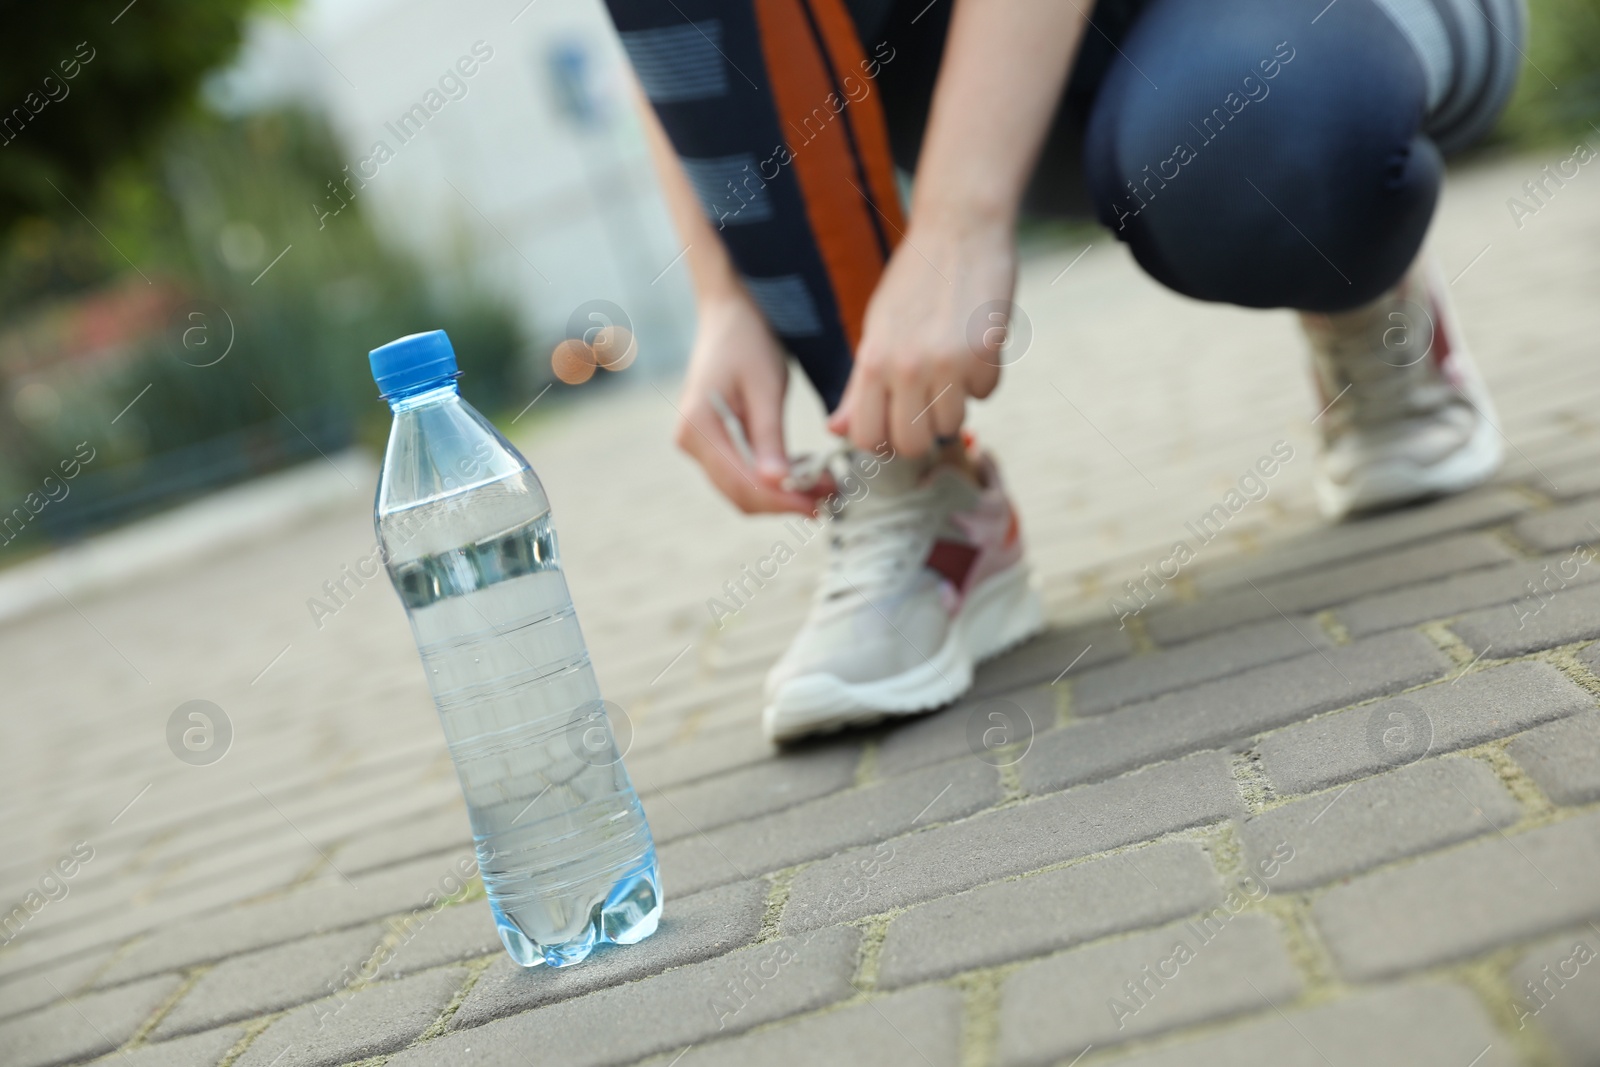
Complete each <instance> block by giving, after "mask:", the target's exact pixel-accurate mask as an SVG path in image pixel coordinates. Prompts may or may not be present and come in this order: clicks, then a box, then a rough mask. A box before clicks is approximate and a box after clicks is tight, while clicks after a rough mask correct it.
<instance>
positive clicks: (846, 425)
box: [828, 374, 861, 437]
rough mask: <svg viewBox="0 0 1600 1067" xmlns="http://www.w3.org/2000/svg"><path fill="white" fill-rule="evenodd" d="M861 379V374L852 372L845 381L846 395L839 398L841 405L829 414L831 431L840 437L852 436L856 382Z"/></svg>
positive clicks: (829, 430)
mask: <svg viewBox="0 0 1600 1067" xmlns="http://www.w3.org/2000/svg"><path fill="white" fill-rule="evenodd" d="M860 380H861V376H860V375H858V374H852V375H850V377H849V379H848V380H847V381H846V382H845V383H844V395H843V396H841V397H840V398H839V406H838V407H836V408H834V409H833V413H832V414H831V415H829V416H828V432H829V433H833V434H838V435H839V436H840V437H848V436H850V410H851V407H852V405H854V403H855V395H856V383H857V382H858V381H860Z"/></svg>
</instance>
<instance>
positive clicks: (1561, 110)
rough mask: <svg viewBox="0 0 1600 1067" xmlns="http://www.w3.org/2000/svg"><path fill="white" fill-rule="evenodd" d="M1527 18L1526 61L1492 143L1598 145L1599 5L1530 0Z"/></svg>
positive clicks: (1591, 0) (1585, 0) (1598, 1)
mask: <svg viewBox="0 0 1600 1067" xmlns="http://www.w3.org/2000/svg"><path fill="white" fill-rule="evenodd" d="M1528 14H1529V26H1528V45H1527V58H1528V62H1527V63H1526V64H1524V66H1523V70H1522V78H1521V81H1519V82H1518V83H1517V92H1516V95H1515V96H1513V97H1512V99H1511V103H1510V104H1509V105H1508V106H1507V107H1506V111H1505V115H1504V116H1503V117H1502V118H1501V120H1500V123H1499V125H1498V126H1497V127H1496V129H1495V133H1494V135H1493V137H1492V138H1491V143H1493V144H1501V145H1512V146H1515V147H1519V148H1543V147H1547V146H1549V145H1552V144H1557V143H1564V144H1566V145H1567V146H1568V147H1570V146H1571V144H1572V140H1573V138H1590V137H1593V138H1594V142H1592V143H1600V132H1597V131H1596V130H1595V129H1594V127H1593V126H1592V125H1591V123H1597V122H1600V0H1528Z"/></svg>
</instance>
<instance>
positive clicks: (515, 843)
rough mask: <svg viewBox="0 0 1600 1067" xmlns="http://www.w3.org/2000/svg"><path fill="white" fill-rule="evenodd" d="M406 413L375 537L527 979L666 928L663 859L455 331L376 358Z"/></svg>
mask: <svg viewBox="0 0 1600 1067" xmlns="http://www.w3.org/2000/svg"><path fill="white" fill-rule="evenodd" d="M370 360H371V364H372V376H373V378H374V379H375V380H376V381H377V383H378V389H379V391H380V392H381V393H382V394H383V397H384V399H385V400H387V401H388V402H389V407H390V408H391V410H393V412H394V425H393V427H392V429H391V430H390V431H389V446H388V449H387V450H386V452H385V454H384V459H383V473H382V475H381V476H380V478H379V481H378V499H377V506H376V509H375V510H376V514H375V516H374V522H375V523H376V525H377V529H378V541H379V544H380V545H381V546H382V547H383V550H384V559H385V562H386V564H387V566H388V569H389V577H390V580H391V581H393V583H394V587H395V589H396V591H397V592H399V594H400V599H401V601H402V602H404V604H405V607H406V613H407V614H408V615H409V616H410V619H411V632H412V634H413V635H414V636H415V637H416V640H417V649H418V651H419V652H420V653H421V654H422V665H423V668H424V670H425V671H426V672H427V676H428V685H429V687H430V688H431V689H432V691H433V700H434V703H435V705H436V706H437V707H438V710H439V721H440V723H441V724H443V726H444V734H445V739H446V741H447V742H448V743H449V746H450V756H451V758H452V759H453V760H454V761H455V765H456V774H457V776H458V777H459V778H460V780H461V790H462V792H463V793H464V794H465V796H466V801H467V811H468V814H469V816H470V818H471V820H472V833H473V838H474V841H475V842H476V846H477V853H478V866H479V870H480V871H481V872H482V875H483V884H484V887H485V888H486V889H487V890H488V894H489V904H490V907H491V909H492V910H493V912H494V918H495V922H496V924H497V925H498V926H499V930H500V940H501V941H502V942H504V944H505V946H506V951H507V952H509V953H510V954H511V957H512V958H513V959H515V960H516V961H517V962H518V963H520V964H522V965H523V966H525V967H532V966H535V965H537V964H540V963H548V964H549V965H551V966H552V967H562V966H566V965H567V964H572V963H577V962H579V961H580V960H582V959H584V958H585V957H586V956H588V955H589V953H590V952H591V951H592V950H593V949H594V947H595V945H597V944H601V943H604V942H615V943H617V944H623V945H629V944H633V943H634V942H636V941H640V940H643V939H644V938H646V937H648V936H650V934H651V933H653V932H654V931H655V928H656V923H657V921H658V920H659V919H660V916H661V888H660V878H659V876H658V874H657V869H656V854H655V844H654V842H653V841H652V840H651V837H650V827H649V825H648V824H647V823H646V822H645V817H644V810H643V808H642V807H641V806H640V804H639V797H638V795H637V794H636V793H635V792H634V790H633V785H632V783H631V782H630V781H629V779H628V772H627V771H626V770H625V769H624V768H623V765H622V759H621V756H620V754H619V753H618V750H617V744H616V738H615V736H614V734H613V732H612V728H611V723H610V719H609V717H608V716H607V714H606V709H605V705H604V702H603V701H602V700H601V698H600V688H599V685H598V683H597V682H596V681H595V677H594V669H593V667H592V666H591V665H590V663H589V652H588V649H587V647H586V646H585V645H584V642H583V633H582V632H581V631H580V630H579V628H578V617H577V614H576V613H575V612H574V610H573V607H572V598H571V596H570V595H569V594H568V592H567V580H566V577H565V575H564V574H563V573H562V570H561V559H560V556H559V555H558V553H557V551H556V533H555V528H554V527H553V526H552V525H551V523H550V502H549V500H548V499H547V498H546V497H545V493H544V487H543V486H541V485H540V484H539V479H538V477H537V476H535V475H534V473H533V470H532V469H531V468H530V467H529V466H528V462H527V460H525V459H523V458H522V456H521V455H520V454H519V453H518V452H517V450H516V449H515V448H513V447H512V446H511V444H510V443H509V442H508V441H507V440H506V439H505V438H504V437H502V436H500V434H499V433H498V432H497V431H496V430H495V429H494V427H493V426H491V425H490V424H489V422H488V420H486V419H485V418H484V417H483V416H482V415H480V414H478V412H477V411H475V410H473V408H472V407H471V406H470V405H468V404H467V403H466V402H465V401H463V400H462V399H461V397H460V396H459V395H458V394H457V392H456V377H457V371H456V359H455V351H454V349H452V348H451V346H450V339H449V338H448V337H446V336H445V334H444V331H442V330H435V331H433V332H432V333H419V334H413V335H411V336H409V337H402V338H400V339H399V340H398V341H393V342H391V343H389V344H386V345H384V346H383V347H382V348H378V349H375V350H373V352H372V353H371V356H370Z"/></svg>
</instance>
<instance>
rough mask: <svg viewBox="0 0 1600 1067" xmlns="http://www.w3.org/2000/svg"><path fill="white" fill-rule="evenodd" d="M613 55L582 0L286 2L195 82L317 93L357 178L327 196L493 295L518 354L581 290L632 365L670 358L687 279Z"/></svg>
mask: <svg viewBox="0 0 1600 1067" xmlns="http://www.w3.org/2000/svg"><path fill="white" fill-rule="evenodd" d="M625 67H626V60H625V58H624V56H623V53H622V49H621V46H620V45H619V44H618V42H617V38H616V34H615V31H614V30H613V29H612V27H611V23H610V21H609V19H608V18H607V17H606V14H605V11H604V9H603V8H602V6H601V3H600V0H532V2H529V0H489V2H483V3H461V2H459V0H301V3H299V4H297V5H294V6H292V7H291V6H287V5H273V7H270V8H268V9H266V13H265V14H264V15H262V16H260V17H259V18H258V19H257V21H256V22H254V23H253V24H252V25H251V27H250V29H249V32H248V35H247V39H246V44H245V47H244V49H243V51H242V53H241V55H240V58H239V60H238V62H237V63H236V64H235V66H234V67H233V68H232V69H230V70H228V71H226V72H224V73H223V74H222V75H220V76H219V77H218V78H216V79H215V80H214V81H213V83H212V84H211V85H210V86H209V89H208V93H209V95H210V97H211V98H212V100H213V101H214V102H216V103H218V104H219V105H221V106H223V107H225V108H228V109H231V110H248V109H250V108H253V107H258V106H263V105H269V104H273V103H278V102H282V101H284V100H288V99H301V100H309V101H310V102H312V103H315V104H319V105H321V106H322V107H323V108H324V109H325V111H326V112H327V114H328V116H329V118H330V121H331V122H332V124H333V127H334V129H335V131H336V133H337V135H338V136H339V138H340V139H341V141H342V143H343V145H344V149H345V154H346V156H347V159H348V162H349V169H350V171H351V173H352V174H353V175H357V176H358V179H356V178H353V179H351V180H350V181H349V182H348V183H346V184H345V185H344V187H343V189H342V190H339V192H342V193H343V194H344V198H345V199H349V197H351V196H355V197H359V198H362V199H364V200H365V207H366V208H367V209H368V210H369V211H370V213H371V217H372V218H373V219H374V220H375V223H376V225H378V226H379V227H380V228H382V229H383V230H384V231H385V232H387V233H389V234H391V235H393V236H394V237H395V238H397V239H398V242H399V243H400V244H402V245H403V246H405V247H407V248H409V249H410V250H411V251H412V252H414V253H415V254H417V255H418V256H419V257H421V258H423V259H424V260H425V261H427V260H432V261H435V262H448V263H463V262H464V263H467V264H469V265H470V270H471V274H472V276H474V277H476V278H477V279H478V280H479V282H480V284H483V285H486V286H491V287H493V288H494V289H496V290H498V291H500V292H502V293H504V294H505V296H507V297H508V298H509V299H510V300H511V301H512V302H513V304H514V306H515V307H517V308H518V310H519V312H520V313H521V315H522V316H523V322H524V326H525V329H526V332H527V334H528V336H529V337H530V338H532V339H534V341H535V342H536V351H535V355H534V358H543V357H544V354H545V353H547V352H548V351H549V347H550V346H551V345H553V344H554V343H555V342H556V341H558V340H560V339H561V338H562V337H564V336H566V335H567V330H566V327H567V322H568V319H569V318H570V317H571V316H572V315H573V313H574V312H575V311H576V310H577V309H579V308H580V307H581V306H582V305H585V304H586V303H588V302H590V301H594V300H597V299H598V300H606V301H610V302H611V303H613V304H615V305H617V306H618V307H620V308H621V309H623V311H624V312H625V313H626V314H627V315H628V316H629V317H630V318H631V320H632V323H633V329H634V332H635V333H636V334H637V336H638V338H639V342H640V351H639V364H640V366H641V367H644V368H650V370H651V371H652V373H661V372H664V371H665V372H669V373H670V372H671V371H673V370H675V369H676V368H677V367H678V366H679V365H681V363H682V360H683V358H684V356H685V354H686V352H687V346H688V340H689V337H690V333H691V330H692V307H691V303H690V301H689V299H688V295H689V292H688V280H687V279H688V275H687V271H686V267H685V264H684V261H683V259H682V258H680V257H679V253H680V252H681V251H682V249H681V246H680V245H679V243H678V240H677V238H676V236H675V235H674V233H673V232H672V229H671V226H670V224H669V222H668V220H667V215H666V210H665V207H664V205H663V204H662V202H661V198H660V195H659V193H658V191H657V188H656V183H655V175H654V172H653V170H652V169H651V166H650V162H649V159H648V158H647V154H646V151H645V145H644V140H643V135H642V132H641V130H640V127H639V123H638V121H637V118H636V117H635V115H634V114H633V111H632V107H631V104H630V100H629V92H628V82H627V76H626V69H625ZM330 177H333V178H338V177H340V176H338V175H330ZM326 205H327V208H326V209H327V210H329V211H330V212H331V211H333V210H335V209H338V208H339V207H340V200H339V199H338V198H336V196H335V191H333V190H330V192H329V194H328V199H327V200H326ZM307 210H308V211H309V210H312V208H311V207H310V206H309V205H308V208H307Z"/></svg>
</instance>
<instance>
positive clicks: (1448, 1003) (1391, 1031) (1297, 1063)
mask: <svg viewBox="0 0 1600 1067" xmlns="http://www.w3.org/2000/svg"><path fill="white" fill-rule="evenodd" d="M1519 1062H1521V1061H1520V1060H1519V1059H1518V1057H1517V1056H1516V1054H1515V1052H1514V1051H1513V1050H1512V1049H1511V1047H1510V1046H1509V1044H1508V1042H1506V1040H1505V1039H1504V1038H1503V1037H1501V1035H1500V1034H1498V1033H1497V1032H1496V1031H1495V1029H1494V1027H1493V1025H1492V1024H1491V1023H1490V1021H1489V1019H1488V1017H1487V1015H1486V1014H1485V1012H1484V1010H1483V1007H1482V1005H1480V1004H1479V1003H1478V1001H1477V1000H1476V999H1475V998H1474V997H1473V996H1472V994H1471V993H1469V992H1467V991H1466V990H1465V989H1462V988H1460V987H1459V986H1451V985H1442V984H1437V983H1433V982H1428V983H1421V984H1417V985H1400V986H1387V987H1382V988H1379V989H1375V990H1373V991H1372V992H1368V993H1361V994H1359V995H1357V996H1353V997H1349V998H1346V999H1344V1000H1339V1001H1335V1002H1333V1003H1331V1004H1319V1005H1317V1006H1316V1007H1314V1008H1305V1009H1301V1010H1294V1011H1291V1010H1284V1012H1283V1014H1282V1015H1280V1014H1278V1012H1277V1011H1272V1010H1267V1009H1266V1008H1265V1006H1263V1010H1262V1011H1261V1013H1260V1014H1259V1015H1257V1016H1255V1017H1254V1018H1252V1019H1251V1020H1250V1021H1248V1022H1243V1023H1240V1024H1238V1025H1236V1026H1232V1027H1229V1028H1228V1029H1225V1030H1222V1031H1220V1032H1217V1033H1211V1034H1207V1035H1205V1036H1203V1037H1197V1038H1190V1039H1180V1040H1178V1041H1175V1042H1172V1043H1169V1044H1164V1045H1162V1046H1161V1047H1159V1048H1154V1049H1151V1050H1149V1051H1141V1052H1137V1053H1132V1054H1129V1055H1126V1056H1112V1057H1108V1058H1105V1059H1092V1060H1091V1059H1086V1060H1085V1061H1084V1064H1085V1067H1088V1065H1090V1064H1093V1065H1094V1067H1100V1065H1101V1064H1105V1065H1106V1067H1111V1065H1113V1064H1114V1065H1115V1067H1222V1065H1224V1064H1225V1065H1227V1067H1328V1065H1329V1064H1337V1065H1338V1067H1345V1065H1350V1067H1354V1065H1356V1064H1360V1065H1361V1067H1469V1065H1470V1067H1514V1065H1515V1064H1517V1063H1519Z"/></svg>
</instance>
